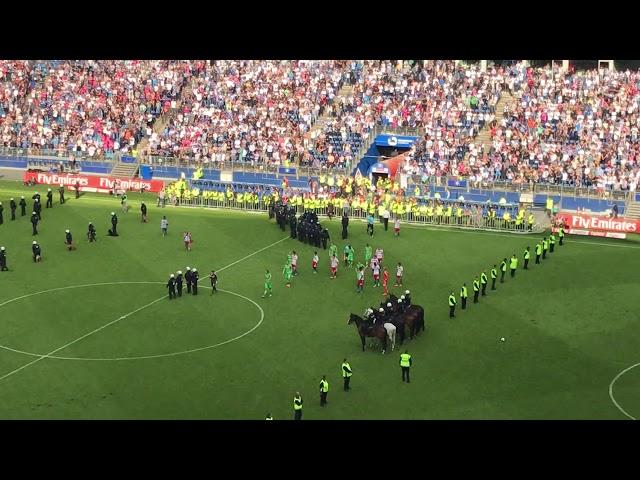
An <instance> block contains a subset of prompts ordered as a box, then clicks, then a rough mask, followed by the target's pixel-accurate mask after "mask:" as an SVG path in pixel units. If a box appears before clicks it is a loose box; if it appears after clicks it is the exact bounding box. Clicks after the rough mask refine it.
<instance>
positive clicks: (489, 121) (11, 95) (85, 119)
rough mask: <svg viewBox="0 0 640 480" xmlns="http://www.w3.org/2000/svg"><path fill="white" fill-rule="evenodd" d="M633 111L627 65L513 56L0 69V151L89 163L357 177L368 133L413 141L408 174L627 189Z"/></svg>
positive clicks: (639, 87) (639, 77) (635, 82)
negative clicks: (151, 162) (140, 159)
mask: <svg viewBox="0 0 640 480" xmlns="http://www.w3.org/2000/svg"><path fill="white" fill-rule="evenodd" d="M343 86H347V87H349V88H346V89H344V90H342V94H341V95H338V92H340V91H341V88H342V87H343ZM505 91H508V92H510V94H511V95H512V97H513V98H514V99H515V101H514V103H513V104H512V106H511V108H509V106H508V105H507V107H506V109H505V110H504V114H503V115H502V116H500V117H497V116H496V105H497V103H498V102H499V100H500V98H501V96H502V95H503V92H505ZM639 104H640V73H638V72H629V71H625V72H610V71H596V70H591V71H580V72H573V71H569V72H562V71H560V69H558V68H555V69H552V68H551V67H543V68H529V67H527V66H526V65H525V64H524V63H522V62H521V63H515V64H512V65H508V66H507V65H503V66H490V67H489V68H488V69H487V70H486V71H481V69H480V67H479V66H478V65H461V64H457V63H456V62H453V61H440V60H438V61H425V62H422V61H420V62H411V63H409V62H405V63H404V64H402V62H396V61H387V60H375V61H346V60H343V61H335V60H331V61H275V60H268V61H248V60H243V61H237V60H222V61H177V60H170V61H168V60H155V61H146V60H145V61H121V60H106V61H8V60H1V61H0V147H15V148H19V149H28V150H29V151H30V152H32V153H36V154H37V153H38V152H40V151H41V152H48V151H53V152H56V153H57V154H59V155H63V154H64V156H71V157H73V156H82V157H90V158H91V157H101V156H107V157H108V156H111V155H112V154H113V153H114V152H121V153H124V154H135V153H136V150H137V148H138V146H139V145H140V143H141V141H142V140H143V139H146V140H147V141H148V143H146V142H145V145H146V148H145V151H144V153H146V154H151V155H156V156H160V157H177V158H181V159H183V160H188V161H189V162H191V163H195V164H198V165H201V166H205V167H206V166H210V167H215V166H217V165H219V164H220V163H222V162H228V161H234V162H245V163H248V164H252V165H261V164H271V165H285V166H288V165H303V166H312V167H320V166H325V167H328V168H329V169H335V168H338V169H344V168H345V167H347V166H349V167H351V168H354V167H355V162H356V161H357V160H358V158H357V154H358V153H359V152H360V153H361V148H362V147H363V146H364V147H366V146H368V143H367V144H365V142H369V143H370V141H371V139H370V138H369V136H370V134H371V132H372V131H373V130H374V128H375V127H376V126H377V125H378V126H381V127H382V128H387V129H391V130H395V129H411V130H412V131H415V132H416V135H417V136H418V137H419V140H418V141H417V142H416V143H415V144H414V146H413V148H412V149H411V150H410V152H409V153H408V154H407V156H406V159H407V160H406V162H405V164H404V166H403V171H404V172H405V173H409V174H417V175H423V176H436V177H439V176H443V175H454V176H460V177H468V178H469V179H470V180H471V181H472V183H485V182H486V183H489V182H492V181H496V180H503V181H508V182H512V183H516V184H517V183H529V182H545V183H552V184H561V185H567V186H590V187H595V188H598V189H600V190H603V191H604V190H608V189H615V190H618V189H621V190H636V189H637V184H638V182H639V181H640V165H639V160H638V158H639V156H640V141H639V139H640V136H639V133H638V130H639V128H640V112H639ZM323 115H324V118H323V121H322V122H321V123H316V122H317V121H318V119H319V118H321V117H323ZM160 116H163V120H162V122H161V124H157V125H155V126H156V129H155V131H154V129H153V127H154V122H155V121H156V119H158V118H159V117H160ZM483 129H484V130H485V132H488V133H489V135H490V142H487V143H486V144H482V142H480V140H479V139H478V137H477V136H478V133H479V132H480V131H482V130H483Z"/></svg>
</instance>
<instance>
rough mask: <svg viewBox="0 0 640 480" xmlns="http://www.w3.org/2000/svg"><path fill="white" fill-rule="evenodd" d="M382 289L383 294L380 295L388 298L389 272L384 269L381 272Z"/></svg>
mask: <svg viewBox="0 0 640 480" xmlns="http://www.w3.org/2000/svg"><path fill="white" fill-rule="evenodd" d="M382 288H384V292H382V295H384V296H385V297H388V296H389V270H387V268H386V267H385V269H384V271H383V272H382Z"/></svg>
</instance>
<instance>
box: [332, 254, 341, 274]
mask: <svg viewBox="0 0 640 480" xmlns="http://www.w3.org/2000/svg"><path fill="white" fill-rule="evenodd" d="M338 263H339V260H338V257H336V256H335V255H334V256H333V257H331V259H330V265H331V279H334V278H336V275H338Z"/></svg>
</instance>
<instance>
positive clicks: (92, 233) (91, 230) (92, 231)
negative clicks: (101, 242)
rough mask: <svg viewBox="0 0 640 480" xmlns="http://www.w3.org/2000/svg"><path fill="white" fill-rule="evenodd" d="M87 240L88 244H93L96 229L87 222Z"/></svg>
mask: <svg viewBox="0 0 640 480" xmlns="http://www.w3.org/2000/svg"><path fill="white" fill-rule="evenodd" d="M87 240H89V243H91V242H95V241H97V240H96V227H94V226H93V223H91V222H89V227H88V229H87Z"/></svg>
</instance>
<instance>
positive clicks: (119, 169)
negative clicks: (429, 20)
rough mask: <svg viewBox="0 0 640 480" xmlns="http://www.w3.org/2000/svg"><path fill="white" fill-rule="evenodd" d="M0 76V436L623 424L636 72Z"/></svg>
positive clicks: (538, 69) (445, 68)
mask: <svg viewBox="0 0 640 480" xmlns="http://www.w3.org/2000/svg"><path fill="white" fill-rule="evenodd" d="M594 63H595V65H591V66H588V67H584V66H581V65H579V64H577V63H574V62H572V61H568V60H562V61H557V60H556V61H525V60H518V61H484V60H483V61H454V60H419V61H414V60H412V61H404V60H397V61H396V60H393V61H387V60H322V61H321V60H310V61H309V60H286V61H275V60H252V61H248V60H221V61H200V60H104V61H93V60H58V61H54V60H28V61H21V60H0V418H2V419H214V420H261V421H262V420H265V419H275V420H294V419H302V420H393V419H398V420H418V419H419V420H430V419H434V420H435V419H464V420H467V419H501V420H502V419H513V420H529V419H610V420H616V419H620V420H625V419H636V418H640V353H639V350H638V345H639V344H640V313H639V308H638V307H639V305H640V301H639V298H640V295H639V288H638V287H639V286H640V235H639V233H640V193H638V192H637V190H638V183H639V182H640V136H639V134H638V129H639V128H640V71H639V70H638V69H635V70H633V69H628V68H622V67H621V64H619V63H618V62H616V61H613V60H605V61H598V62H594Z"/></svg>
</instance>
